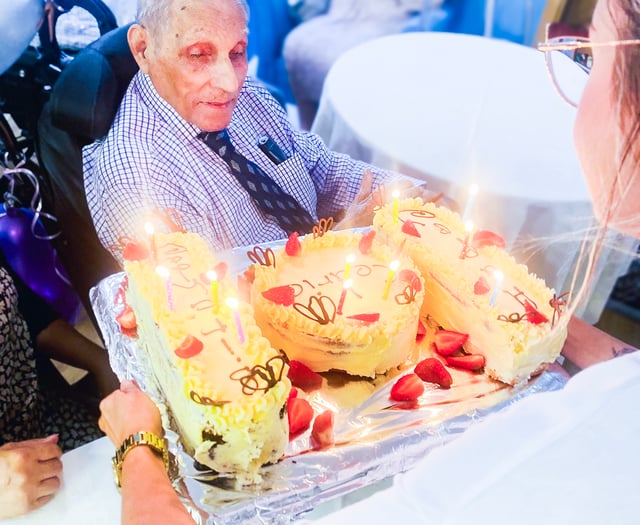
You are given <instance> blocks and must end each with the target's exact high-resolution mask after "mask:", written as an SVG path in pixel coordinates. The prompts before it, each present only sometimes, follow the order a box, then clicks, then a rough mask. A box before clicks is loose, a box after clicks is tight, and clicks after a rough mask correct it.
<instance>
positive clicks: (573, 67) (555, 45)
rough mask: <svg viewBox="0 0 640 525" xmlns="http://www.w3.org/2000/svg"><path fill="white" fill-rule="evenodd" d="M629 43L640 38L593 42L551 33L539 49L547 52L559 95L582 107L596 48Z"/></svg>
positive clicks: (636, 43)
mask: <svg viewBox="0 0 640 525" xmlns="http://www.w3.org/2000/svg"><path fill="white" fill-rule="evenodd" d="M548 34H549V27H548V26H547V35H548ZM629 45H640V40H612V41H610V42H591V41H590V40H589V39H588V38H584V37H570V36H559V37H554V38H548V37H547V39H546V41H545V42H542V43H540V44H538V49H539V50H540V51H543V52H544V55H545V63H546V66H547V72H548V73H549V76H550V77H551V81H552V82H553V87H554V88H555V90H556V92H557V93H558V95H560V97H561V98H562V99H563V100H564V101H565V102H567V103H568V104H570V105H571V106H573V107H578V103H579V102H580V97H581V96H582V92H583V91H584V86H585V84H586V83H587V79H588V77H589V72H590V71H591V66H592V65H593V54H592V50H593V48H595V47H617V46H629Z"/></svg>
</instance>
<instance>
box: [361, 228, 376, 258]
mask: <svg viewBox="0 0 640 525" xmlns="http://www.w3.org/2000/svg"><path fill="white" fill-rule="evenodd" d="M375 236H376V232H375V231H373V230H369V231H368V232H367V233H365V234H364V235H363V236H362V238H361V239H360V242H359V243H358V249H359V250H360V253H361V254H363V255H367V254H368V253H369V252H370V251H371V245H372V244H373V238H374V237H375Z"/></svg>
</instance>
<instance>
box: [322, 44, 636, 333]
mask: <svg viewBox="0 0 640 525" xmlns="http://www.w3.org/2000/svg"><path fill="white" fill-rule="evenodd" d="M574 117H575V109H574V108H572V107H570V106H568V105H567V104H565V103H564V102H563V101H562V99H560V97H559V96H558V95H557V94H556V93H555V91H554V88H553V85H552V83H551V81H550V79H549V77H548V75H547V73H546V68H545V64H544V55H543V54H542V53H541V52H539V51H537V50H535V49H533V48H530V47H526V46H522V45H518V44H513V43H510V42H507V41H502V40H496V39H490V38H484V37H480V36H472V35H464V34H457V33H456V34H453V33H437V32H421V33H403V34H398V35H392V36H387V37H383V38H379V39H376V40H372V41H369V42H367V43H365V44H362V45H360V46H358V47H356V48H353V49H351V50H349V51H347V52H346V53H344V54H343V55H341V57H340V58H339V59H338V60H337V61H336V62H335V63H334V65H333V66H332V68H331V70H330V71H329V74H328V76H327V78H326V81H325V84H324V88H323V93H322V97H321V100H320V107H319V110H318V114H317V116H316V119H315V121H314V123H313V127H312V131H313V132H315V133H317V134H318V135H320V137H321V138H322V139H323V140H324V141H325V143H326V144H327V146H328V147H329V148H331V149H333V150H336V151H339V152H344V153H348V154H349V155H351V156H352V157H355V158H358V159H361V160H364V161H366V162H370V163H372V164H375V165H377V166H380V167H382V168H387V169H392V170H395V171H399V172H402V173H405V174H407V175H412V176H414V177H418V178H421V179H424V180H426V181H428V183H429V185H430V187H431V188H432V189H434V190H436V191H442V192H444V193H445V194H447V195H448V196H450V197H451V198H453V199H454V200H455V201H456V202H458V204H459V205H460V208H461V211H462V209H464V208H465V207H466V203H467V201H468V193H469V188H470V186H471V184H472V183H475V184H477V185H478V187H479V192H478V194H477V196H476V197H475V199H474V201H473V206H472V209H471V211H470V213H469V217H468V218H469V219H471V220H472V221H473V222H474V225H475V226H476V227H478V228H488V229H491V230H494V231H496V232H498V233H499V234H501V235H502V236H503V237H504V238H505V240H506V241H507V245H508V248H509V250H510V252H511V253H512V254H513V255H514V256H515V257H516V259H518V260H519V261H520V262H522V263H525V264H527V265H528V266H529V268H530V270H531V271H533V272H535V273H536V274H537V275H539V276H541V277H543V278H544V279H545V280H546V281H547V283H548V284H549V285H550V286H551V287H553V288H554V289H555V290H556V291H557V292H558V294H560V293H562V292H564V291H566V290H568V289H569V288H570V286H571V279H572V276H573V275H574V268H575V265H576V262H577V260H578V253H579V250H580V245H581V243H582V241H583V239H584V237H585V235H584V232H585V229H586V228H588V227H589V225H591V224H592V221H593V214H592V208H591V204H590V199H589V195H588V192H587V188H586V184H585V182H584V180H583V177H582V173H581V169H580V165H579V163H578V159H577V156H576V153H575V150H574V147H573V138H572V130H573V121H574ZM608 235H609V236H610V237H612V238H611V239H610V241H611V242H612V243H614V245H616V246H618V247H624V248H627V249H628V250H629V251H630V252H633V249H634V247H635V246H636V245H637V241H636V240H635V239H631V238H628V237H625V236H623V235H621V234H618V233H617V232H609V233H608ZM630 260H631V256H630V255H629V254H628V253H627V254H625V253H621V252H619V251H617V250H616V251H614V250H604V253H603V255H602V256H601V258H600V260H599V263H598V268H597V269H596V273H597V275H596V280H595V285H594V286H593V287H592V289H591V290H590V291H589V296H588V297H589V300H588V302H585V303H584V304H583V305H582V306H581V307H580V308H579V309H578V311H577V312H578V314H579V315H580V316H581V317H583V318H584V319H585V320H587V321H589V322H595V321H597V319H598V318H599V316H600V313H601V311H602V309H603V308H604V305H605V303H606V300H607V299H608V296H609V293H610V291H611V289H612V287H613V285H614V283H615V280H616V278H617V277H618V276H619V275H621V274H623V273H624V272H625V271H626V270H627V268H628V266H629V263H630Z"/></svg>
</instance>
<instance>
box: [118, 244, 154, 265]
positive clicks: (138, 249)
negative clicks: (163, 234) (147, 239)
mask: <svg viewBox="0 0 640 525" xmlns="http://www.w3.org/2000/svg"><path fill="white" fill-rule="evenodd" d="M149 255H150V253H149V250H148V248H147V247H146V246H144V245H142V244H139V243H137V242H128V243H127V244H126V245H125V247H124V250H122V258H123V259H124V260H126V261H142V260H144V259H147V258H148V257H149Z"/></svg>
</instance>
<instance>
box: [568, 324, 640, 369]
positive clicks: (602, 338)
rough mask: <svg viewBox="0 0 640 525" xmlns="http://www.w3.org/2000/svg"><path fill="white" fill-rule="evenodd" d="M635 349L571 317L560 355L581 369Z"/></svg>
mask: <svg viewBox="0 0 640 525" xmlns="http://www.w3.org/2000/svg"><path fill="white" fill-rule="evenodd" d="M635 350H636V349H635V348H634V347H632V346H631V345H630V344H627V343H625V342H624V341H621V340H620V339H617V338H615V337H613V336H612V335H609V334H608V333H606V332H603V331H602V330H600V329H599V328H596V327H595V326H592V325H590V324H589V323H587V322H585V321H583V320H582V319H579V318H578V317H572V318H571V320H570V321H569V330H568V335H567V340H566V342H565V344H564V347H563V349H562V355H563V356H564V357H566V358H567V359H568V360H569V361H571V362H572V363H573V364H574V365H576V366H577V367H578V368H580V369H582V368H587V367H588V366H591V365H594V364H596V363H599V362H601V361H606V360H608V359H612V358H613V357H617V356H619V355H622V354H625V353H629V352H633V351H635Z"/></svg>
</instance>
